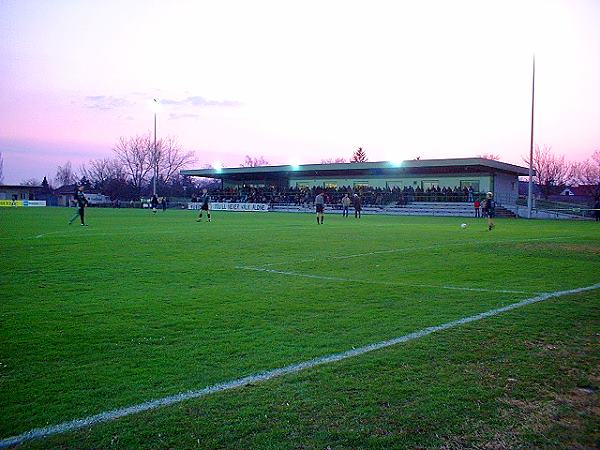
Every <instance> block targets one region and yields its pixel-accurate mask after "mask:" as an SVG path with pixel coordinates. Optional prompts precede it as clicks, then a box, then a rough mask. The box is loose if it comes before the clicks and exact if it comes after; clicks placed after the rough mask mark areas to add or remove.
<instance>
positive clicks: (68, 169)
mask: <svg viewBox="0 0 600 450" xmlns="http://www.w3.org/2000/svg"><path fill="white" fill-rule="evenodd" d="M54 179H55V180H56V184H57V185H58V186H65V185H67V184H74V183H75V182H76V176H75V172H73V167H72V166H71V161H67V162H66V163H65V165H64V166H58V167H57V168H56V176H55V177H54Z"/></svg>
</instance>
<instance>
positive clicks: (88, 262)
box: [0, 208, 600, 449]
mask: <svg viewBox="0 0 600 450" xmlns="http://www.w3.org/2000/svg"><path fill="white" fill-rule="evenodd" d="M71 213H72V211H71V210H67V209H61V208H57V209H52V208H47V209H33V208H32V209H9V208H4V209H2V210H0V251H1V255H2V258H1V259H0V298H1V300H0V302H1V303H0V398H1V403H0V439H4V438H8V437H11V436H15V435H19V434H21V433H24V432H27V431H28V430H31V429H33V428H39V427H44V426H47V425H54V424H58V423H62V422H65V421H70V420H73V419H78V418H84V417H87V416H90V415H94V414H98V413H101V412H104V411H108V410H112V409H115V408H122V407H128V406H132V405H136V404H139V403H142V402H145V401H148V400H153V399H158V398H162V397H165V396H169V395H172V394H176V393H179V392H184V391H188V390H196V389H202V388H204V387H207V386H211V385H214V384H217V383H221V382H225V381H229V380H234V379H237V378H240V377H244V376H247V375H251V374H256V373H258V372H262V371H266V370H270V369H276V368H279V367H283V366H286V365H290V364H294V363H300V362H303V361H306V360H309V359H311V358H317V357H320V356H324V355H329V354H332V353H337V352H343V351H346V350H349V349H352V348H359V347H362V346H365V345H368V344H371V343H376V342H379V341H383V340H387V339H391V338H395V337H398V336H402V335H405V334H408V333H412V332H415V331H419V330H422V329H424V328H427V327H431V326H435V325H440V324H444V323H448V322H451V321H454V320H458V319H461V318H464V317H468V316H473V315H475V314H478V313H481V312H485V311H489V310H492V309H495V308H499V307H503V306H507V305H510V304H513V303H516V302H519V301H521V300H525V299H529V298H533V297H536V296H538V295H540V294H541V293H548V292H555V291H564V290H571V289H575V288H580V287H586V286H591V285H595V284H598V283H600V226H599V225H598V224H597V223H591V222H559V221H556V222H552V221H524V220H497V227H496V229H494V230H493V231H492V232H488V231H487V229H486V226H485V223H484V221H483V220H475V219H463V218H431V217H389V216H364V217H363V218H362V219H360V220H356V219H354V218H348V219H344V218H342V217H340V216H336V217H333V216H326V218H325V224H324V225H321V226H318V225H317V224H316V223H315V219H314V217H313V216H309V215H306V214H283V213H281V214H277V213H221V214H219V213H214V214H213V222H212V223H206V222H204V223H196V222H195V221H194V219H195V213H193V212H188V211H167V212H166V213H162V212H160V213H159V214H157V215H156V216H152V214H151V213H149V212H148V211H143V210H127V209H123V210H104V209H90V210H88V221H89V224H90V226H89V227H80V226H78V225H71V226H69V225H67V219H68V218H69V217H70V215H71ZM461 222H467V223H468V224H469V226H468V227H467V228H466V229H464V230H463V229H461V228H460V227H459V224H460V223H461ZM599 348H600V289H593V290H589V291H586V292H581V293H576V294H569V295H562V296H559V297H556V298H550V299H548V300H546V301H543V302H539V303H534V304H530V305H526V306H523V307H521V308H518V309H513V310H511V311H508V312H505V313H501V314H498V315H495V316H493V317H488V318H485V319H482V320H479V321H474V322H471V323H468V324H465V325H461V326H456V327H453V328H451V329H448V330H444V331H438V332H435V333H432V334H429V335H427V336H424V337H422V338H419V339H414V340H411V341H409V342H405V343H402V344H399V345H395V346H392V347H388V348H385V349H381V350H377V351H373V352H370V353H367V354H363V355H361V356H357V357H354V358H349V359H346V360H344V361H340V362H335V363H331V364H325V365H321V366H318V367H315V368H311V369H308V370H304V371H300V372H298V373H293V374H289V375H285V376H282V377H278V378H276V379H273V380H270V381H265V382H260V383H253V384H251V385H249V386H245V387H242V388H239V389H234V390H228V391H224V392H220V393H216V394H213V395H208V396H205V397H202V398H197V399H193V400H187V401H184V402H181V403H178V404H176V405H172V406H168V407H164V408H159V409H156V410H153V411H148V412H143V413H140V414H134V415H130V416H128V417H125V418H121V419H118V420H115V421H110V422H107V423H101V424H97V425H94V426H92V427H85V428H83V429H81V430H78V431H73V432H68V433H64V434H58V435H55V436H50V437H46V438H42V439H36V440H31V441H28V442H26V443H25V444H23V446H22V447H23V448H272V449H280V448H332V449H333V448H446V449H450V448H594V447H595V446H596V445H598V444H599V442H600V433H599V432H598V430H599V429H600V414H599V411H600V402H599V399H598V390H597V389H598V387H599V386H600V369H599V368H600V351H599Z"/></svg>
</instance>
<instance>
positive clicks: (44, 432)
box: [0, 283, 600, 448]
mask: <svg viewBox="0 0 600 450" xmlns="http://www.w3.org/2000/svg"><path fill="white" fill-rule="evenodd" d="M596 289H600V283H596V284H593V285H591V286H586V287H580V288H576V289H570V290H568V291H556V292H549V293H546V294H542V295H538V296H536V297H531V298H528V299H525V300H522V301H520V302H517V303H512V304H510V305H507V306H503V307H501V308H496V309H491V310H489V311H486V312H482V313H479V314H475V315H473V316H469V317H464V318H462V319H458V320H453V321H451V322H447V323H444V324H442V325H435V326H432V327H428V328H424V329H423V330H420V331H415V332H413V333H409V334H405V335H404V336H400V337H396V338H393V339H389V340H387V341H381V342H376V343H374V344H369V345H365V346H364V347H359V348H356V349H352V350H347V351H345V352H340V353H333V354H331V355H326V356H320V357H318V358H313V359H309V360H308V361H304V362H300V363H297V364H290V365H289V366H284V367H280V368H277V369H272V370H268V371H265V372H260V373H257V374H253V375H248V376H246V377H243V378H238V379H236V380H230V381H225V382H223V383H219V384H214V385H212V386H208V387H205V388H203V389H199V390H194V391H186V392H180V393H178V394H175V395H170V396H168V397H163V398H159V399H156V400H150V401H147V402H144V403H139V404H137V405H133V406H129V407H126V408H119V409H113V410H112V411H106V412H103V413H100V414H96V415H94V416H89V417H85V418H83V419H76V420H72V421H70V422H63V423H59V424H57V425H51V426H47V427H43V428H34V429H32V430H29V431H27V432H25V433H23V434H19V435H17V436H13V437H9V438H6V439H2V440H0V448H6V447H10V446H12V445H18V444H22V443H24V442H26V441H30V440H33V439H40V438H43V437H48V436H52V435H55V434H62V433H67V432H69V431H75V430H78V429H81V428H85V427H89V426H92V425H95V424H98V423H102V422H109V421H112V420H115V419H119V418H121V417H126V416H130V415H132V414H138V413H141V412H144V411H150V410H153V409H157V408H160V407H163V406H169V405H173V404H176V403H180V402H183V401H186V400H191V399H196V398H201V397H205V396H207V395H210V394H214V393H216V392H223V391H229V390H232V389H237V388H240V387H244V386H248V385H249V384H253V383H258V382H262V381H268V380H271V379H273V378H278V377H281V376H284V375H288V374H292V373H297V372H300V371H303V370H306V369H311V368H313V367H316V366H321V365H323V364H330V363H333V362H336V361H342V360H344V359H348V358H354V357H356V356H360V355H364V354H365V353H370V352H372V351H375V350H380V349H382V348H386V347H391V346H393V345H397V344H401V343H403V342H408V341H412V340H414V339H419V338H422V337H424V336H428V335H430V334H432V333H435V332H437V331H443V330H448V329H450V328H455V327H458V326H460V325H464V324H466V323H470V322H475V321H478V320H482V319H486V318H488V317H492V316H496V315H498V314H501V313H503V312H506V311H510V310H513V309H517V308H521V307H522V306H526V305H531V304H532V303H538V302H543V301H545V300H548V299H551V298H556V297H562V296H564V295H571V294H578V293H580V292H587V291H593V290H596Z"/></svg>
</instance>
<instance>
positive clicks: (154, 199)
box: [150, 194, 158, 214]
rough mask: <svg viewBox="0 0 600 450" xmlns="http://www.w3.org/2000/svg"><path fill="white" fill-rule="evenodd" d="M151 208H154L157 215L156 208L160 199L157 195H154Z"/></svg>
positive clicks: (153, 210)
mask: <svg viewBox="0 0 600 450" xmlns="http://www.w3.org/2000/svg"><path fill="white" fill-rule="evenodd" d="M150 206H152V212H153V213H154V214H156V208H158V197H157V196H156V194H154V195H153V196H152V198H151V199H150Z"/></svg>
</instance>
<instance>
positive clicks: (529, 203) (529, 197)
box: [527, 54, 535, 219]
mask: <svg viewBox="0 0 600 450" xmlns="http://www.w3.org/2000/svg"><path fill="white" fill-rule="evenodd" d="M534 107H535V54H534V55H533V67H532V81H531V137H530V140H529V186H528V191H527V218H528V219H531V210H532V208H533V118H534Z"/></svg>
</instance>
